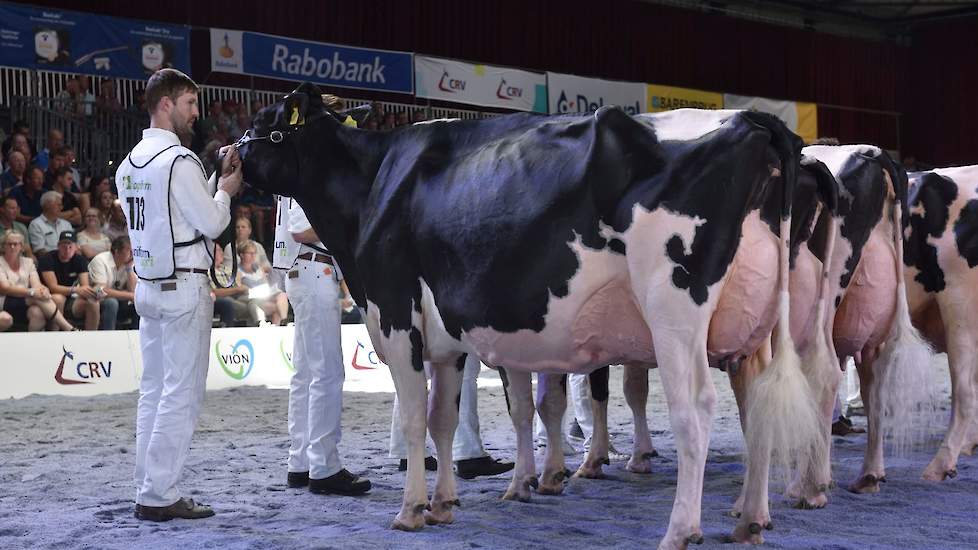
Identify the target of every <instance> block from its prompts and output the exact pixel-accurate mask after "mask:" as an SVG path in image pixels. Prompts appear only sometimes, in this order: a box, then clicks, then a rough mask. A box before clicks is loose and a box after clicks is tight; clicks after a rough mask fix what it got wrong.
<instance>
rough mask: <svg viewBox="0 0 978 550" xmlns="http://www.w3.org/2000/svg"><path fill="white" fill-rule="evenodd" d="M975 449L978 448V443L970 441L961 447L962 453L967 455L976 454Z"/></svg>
mask: <svg viewBox="0 0 978 550" xmlns="http://www.w3.org/2000/svg"><path fill="white" fill-rule="evenodd" d="M975 449H978V443H969V444H967V445H965V446H964V447H963V448H962V449H961V454H963V455H965V456H974V455H975Z"/></svg>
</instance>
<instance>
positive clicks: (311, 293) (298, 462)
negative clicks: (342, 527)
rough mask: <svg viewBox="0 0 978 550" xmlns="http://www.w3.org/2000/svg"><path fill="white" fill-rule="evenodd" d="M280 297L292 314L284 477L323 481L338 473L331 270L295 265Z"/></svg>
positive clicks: (338, 368)
mask: <svg viewBox="0 0 978 550" xmlns="http://www.w3.org/2000/svg"><path fill="white" fill-rule="evenodd" d="M326 268H329V270H330V273H329V274H326V273H325V269H326ZM285 291H286V293H288V296H289V302H291V303H292V309H293V311H295V344H294V346H293V348H292V364H293V365H294V366H295V374H294V375H293V376H292V383H291V385H290V386H289V438H290V439H291V440H292V443H291V445H290V446H289V471H290V472H306V471H308V472H309V477H311V478H313V479H323V478H327V477H329V476H331V475H333V474H335V473H336V472H339V471H340V470H342V469H343V463H342V461H341V460H340V455H339V452H338V451H337V445H339V443H340V435H341V433H340V416H341V413H342V412H343V381H344V379H345V378H346V377H345V373H344V371H343V350H342V348H341V345H340V303H339V298H340V286H339V283H337V282H336V278H335V276H334V275H333V268H332V266H329V265H327V264H324V263H320V262H313V261H310V260H297V261H296V265H295V267H293V268H292V270H291V271H289V273H288V274H287V275H286V278H285Z"/></svg>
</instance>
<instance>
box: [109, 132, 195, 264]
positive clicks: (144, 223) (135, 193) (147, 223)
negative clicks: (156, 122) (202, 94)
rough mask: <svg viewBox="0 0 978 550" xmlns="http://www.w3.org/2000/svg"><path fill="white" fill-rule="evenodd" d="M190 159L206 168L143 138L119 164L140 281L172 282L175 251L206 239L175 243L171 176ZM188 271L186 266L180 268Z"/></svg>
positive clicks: (186, 153)
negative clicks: (175, 166)
mask: <svg viewBox="0 0 978 550" xmlns="http://www.w3.org/2000/svg"><path fill="white" fill-rule="evenodd" d="M184 157H189V158H190V159H191V160H193V161H194V162H196V163H197V165H199V166H201V168H200V171H201V174H203V173H204V168H203V166H202V165H201V163H200V159H198V158H197V155H195V154H194V152H193V151H191V150H190V149H187V148H186V147H183V146H181V145H174V144H172V143H171V142H169V141H166V140H164V139H157V138H144V139H143V140H142V141H140V142H139V143H138V144H137V145H136V147H134V148H133V150H132V151H131V152H130V153H129V155H127V156H126V158H125V159H124V160H123V161H122V163H120V165H119V170H118V171H117V172H116V187H118V189H119V201H120V203H121V204H120V206H122V211H123V212H124V213H125V215H126V221H127V222H128V224H129V239H130V240H131V241H132V257H133V268H134V270H135V271H136V275H137V276H138V277H139V278H140V279H145V280H149V281H152V280H159V279H170V278H172V277H173V276H174V273H175V271H174V270H175V268H176V267H177V266H176V265H174V264H175V260H174V249H175V248H177V247H180V246H189V245H191V244H195V243H197V242H199V241H200V240H202V239H203V238H204V237H203V235H201V234H200V233H197V237H196V238H194V239H193V240H191V241H187V242H182V243H177V242H174V239H173V221H172V218H171V217H170V206H171V205H170V175H171V173H172V170H173V163H174V162H176V161H177V160H178V159H180V158H184ZM180 267H185V266H180Z"/></svg>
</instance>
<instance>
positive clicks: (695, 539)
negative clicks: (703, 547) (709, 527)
mask: <svg viewBox="0 0 978 550" xmlns="http://www.w3.org/2000/svg"><path fill="white" fill-rule="evenodd" d="M686 544H703V533H693V534H692V535H690V536H688V537H686Z"/></svg>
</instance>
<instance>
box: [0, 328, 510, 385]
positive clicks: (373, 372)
mask: <svg viewBox="0 0 978 550" xmlns="http://www.w3.org/2000/svg"><path fill="white" fill-rule="evenodd" d="M293 332H294V331H293V327H291V326H289V327H245V328H218V329H214V330H212V331H211V343H210V347H209V349H208V357H209V358H210V363H209V367H208V373H207V389H209V390H216V389H222V388H233V387H236V386H267V387H269V388H288V387H289V380H290V379H291V378H292V373H293V372H294V371H295V369H294V367H293V366H292V343H293ZM342 345H343V366H344V369H345V371H346V381H345V383H344V384H343V390H344V391H350V392H387V393H393V392H394V382H393V381H392V380H391V375H390V370H389V369H388V367H387V365H385V364H384V363H382V362H380V360H379V359H378V358H377V353H376V352H375V351H374V347H373V344H372V343H371V342H370V336H368V335H367V327H366V326H365V325H362V324H361V325H342ZM141 365H142V354H141V353H140V350H139V333H138V331H134V330H116V331H87V332H86V331H81V332H31V333H27V332H16V333H0V375H2V382H0V399H9V398H12V397H14V398H16V397H24V396H27V395H31V394H39V395H77V396H87V395H102V394H112V393H125V392H132V391H136V390H138V389H139V376H140V369H141ZM483 368H485V367H483ZM499 385H500V381H499V380H498V379H489V380H486V379H484V378H480V380H479V386H480V387H486V386H499Z"/></svg>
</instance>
